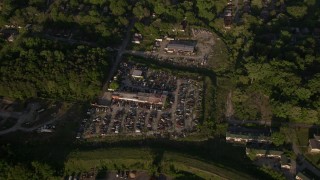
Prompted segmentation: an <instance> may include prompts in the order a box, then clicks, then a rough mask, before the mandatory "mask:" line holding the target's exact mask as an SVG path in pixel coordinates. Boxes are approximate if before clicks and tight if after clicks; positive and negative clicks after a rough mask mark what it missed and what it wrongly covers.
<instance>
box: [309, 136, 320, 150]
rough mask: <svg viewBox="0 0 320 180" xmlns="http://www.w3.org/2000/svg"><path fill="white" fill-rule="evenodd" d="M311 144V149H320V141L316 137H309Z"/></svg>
mask: <svg viewBox="0 0 320 180" xmlns="http://www.w3.org/2000/svg"><path fill="white" fill-rule="evenodd" d="M309 144H310V147H311V149H318V150H320V142H319V141H317V140H316V139H309Z"/></svg>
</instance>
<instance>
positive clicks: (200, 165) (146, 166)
mask: <svg viewBox="0 0 320 180" xmlns="http://www.w3.org/2000/svg"><path fill="white" fill-rule="evenodd" d="M92 167H95V168H99V167H100V168H102V167H103V168H106V169H108V170H116V169H131V170H133V169H134V170H147V171H149V172H150V173H155V172H153V171H155V169H159V168H160V169H161V170H160V171H161V173H165V174H169V175H171V176H173V177H178V176H179V172H189V173H192V174H195V175H196V176H198V177H201V178H203V179H234V178H236V179H252V177H250V176H249V175H247V174H245V173H242V172H238V171H235V170H233V169H230V168H227V167H224V166H222V165H215V164H210V163H207V162H204V161H202V160H198V159H197V158H196V157H192V156H187V155H183V154H180V153H175V152H170V151H164V152H158V151H154V150H152V149H148V148H110V149H100V150H94V151H77V152H73V153H71V154H70V155H69V156H68V160H67V161H66V163H65V173H66V174H68V173H72V172H81V171H82V172H83V171H89V170H90V169H91V168H92Z"/></svg>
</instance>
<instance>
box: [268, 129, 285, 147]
mask: <svg viewBox="0 0 320 180" xmlns="http://www.w3.org/2000/svg"><path fill="white" fill-rule="evenodd" d="M285 138H286V137H285V135H284V134H283V133H281V132H273V133H272V134H271V140H272V142H273V144H274V145H276V146H281V145H283V143H284V142H285Z"/></svg>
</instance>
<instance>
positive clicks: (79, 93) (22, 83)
mask: <svg viewBox="0 0 320 180" xmlns="http://www.w3.org/2000/svg"><path fill="white" fill-rule="evenodd" d="M0 58H1V59H2V61H1V62H0V65H1V69H0V75H1V83H0V95H2V96H9V97H15V98H19V99H24V98H29V97H37V96H40V97H54V98H61V99H79V100H81V99H87V98H92V97H94V95H96V94H97V93H98V92H99V90H100V88H101V83H102V81H103V79H104V77H105V74H106V73H107V71H108V66H107V65H108V60H109V55H108V53H107V52H106V50H104V49H101V48H90V47H87V46H81V45H80V46H69V45H65V44H61V43H55V42H53V41H49V40H44V39H40V38H25V39H24V40H23V42H22V43H21V45H20V46H18V47H15V48H12V49H9V50H8V51H6V52H4V53H3V54H1V56H0Z"/></svg>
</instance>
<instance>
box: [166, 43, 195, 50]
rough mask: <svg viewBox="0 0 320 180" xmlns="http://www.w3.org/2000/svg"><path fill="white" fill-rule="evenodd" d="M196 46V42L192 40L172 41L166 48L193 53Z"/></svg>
mask: <svg viewBox="0 0 320 180" xmlns="http://www.w3.org/2000/svg"><path fill="white" fill-rule="evenodd" d="M196 45H197V41H194V40H173V41H170V42H169V44H168V45H167V48H168V49H174V50H175V51H185V52H193V51H194V48H195V47H196Z"/></svg>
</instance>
